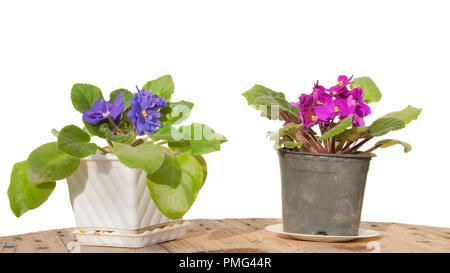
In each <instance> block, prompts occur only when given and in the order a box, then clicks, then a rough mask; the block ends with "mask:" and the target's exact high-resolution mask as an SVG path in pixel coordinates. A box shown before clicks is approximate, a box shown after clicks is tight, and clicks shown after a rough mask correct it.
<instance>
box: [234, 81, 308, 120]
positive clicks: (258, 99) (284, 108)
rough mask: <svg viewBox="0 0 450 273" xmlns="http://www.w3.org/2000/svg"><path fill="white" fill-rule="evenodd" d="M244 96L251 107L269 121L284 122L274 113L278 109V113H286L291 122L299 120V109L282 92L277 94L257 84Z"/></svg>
mask: <svg viewBox="0 0 450 273" xmlns="http://www.w3.org/2000/svg"><path fill="white" fill-rule="evenodd" d="M242 95H243V96H244V97H245V98H246V99H247V102H248V104H249V105H250V106H252V107H254V108H255V109H257V110H260V111H261V112H262V116H264V117H266V118H268V119H275V118H276V119H280V120H283V118H282V117H281V115H280V114H279V113H272V111H273V110H275V109H278V111H280V112H284V113H286V114H287V115H288V116H289V118H290V119H291V120H294V121H298V120H299V119H298V111H299V110H298V108H297V107H295V106H293V105H291V104H290V103H289V102H288V101H287V100H286V99H285V96H284V94H283V93H281V92H275V91H272V90H270V89H269V88H266V87H264V86H262V85H258V84H257V85H255V86H253V87H252V88H251V89H250V90H248V91H246V92H244V93H243V94H242ZM272 108H273V109H272Z"/></svg>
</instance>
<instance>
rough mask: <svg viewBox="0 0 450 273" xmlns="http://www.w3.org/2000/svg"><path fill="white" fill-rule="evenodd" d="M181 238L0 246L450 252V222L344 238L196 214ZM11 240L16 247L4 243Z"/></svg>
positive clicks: (31, 238) (68, 238)
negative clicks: (140, 244)
mask: <svg viewBox="0 0 450 273" xmlns="http://www.w3.org/2000/svg"><path fill="white" fill-rule="evenodd" d="M189 221H190V222H191V223H192V226H191V227H190V228H189V230H188V232H187V233H186V235H185V236H184V238H183V239H181V240H176V241H170V242H165V243H161V244H156V245H152V246H148V247H144V248H137V249H135V248H117V247H94V246H81V247H79V248H78V249H77V247H78V246H79V245H78V243H77V241H76V238H75V236H74V235H73V234H72V229H60V230H53V231H44V232H36V233H29V234H24V235H17V236H9V237H3V238H0V252H2V253H6V252H103V253H105V252H150V253H152V252H163V253H167V252H241V253H245V252H253V253H254V252H450V228H438V227H429V226H417V225H406V224H397V223H377V222H363V223H361V227H362V228H368V229H373V230H376V231H379V232H381V234H382V236H380V237H377V238H371V239H361V240H355V241H352V242H347V243H319V242H306V241H300V240H291V239H285V238H282V237H279V236H277V235H275V234H273V233H271V232H268V231H266V230H265V229H264V228H265V227H266V226H268V225H271V224H276V223H280V222H281V220H280V219H262V218H252V219H217V220H211V219H196V220H189ZM5 245H12V246H14V245H15V247H5Z"/></svg>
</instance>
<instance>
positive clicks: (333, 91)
mask: <svg viewBox="0 0 450 273" xmlns="http://www.w3.org/2000/svg"><path fill="white" fill-rule="evenodd" d="M352 79H353V76H351V77H350V78H347V76H345V75H340V76H339V77H338V79H337V80H338V84H336V85H335V86H332V87H330V88H329V89H328V92H329V93H330V95H332V96H335V97H348V95H349V91H348V88H347V85H349V84H350V83H351V81H352Z"/></svg>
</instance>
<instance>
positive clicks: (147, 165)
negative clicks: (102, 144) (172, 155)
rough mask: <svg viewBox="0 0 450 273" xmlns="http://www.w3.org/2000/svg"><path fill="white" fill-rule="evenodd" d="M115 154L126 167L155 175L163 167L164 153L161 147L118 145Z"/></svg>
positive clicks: (145, 144)
mask: <svg viewBox="0 0 450 273" xmlns="http://www.w3.org/2000/svg"><path fill="white" fill-rule="evenodd" d="M113 151H114V154H115V155H116V156H117V158H118V159H119V160H120V162H122V163H123V164H124V165H125V166H127V167H130V168H134V169H142V170H144V171H146V172H147V173H153V172H155V171H156V170H158V169H159V168H160V167H161V164H162V163H163V161H164V152H163V150H162V149H161V146H159V145H156V144H153V143H151V142H146V143H144V144H141V145H139V146H137V147H132V146H130V145H127V144H122V143H116V145H114V148H113Z"/></svg>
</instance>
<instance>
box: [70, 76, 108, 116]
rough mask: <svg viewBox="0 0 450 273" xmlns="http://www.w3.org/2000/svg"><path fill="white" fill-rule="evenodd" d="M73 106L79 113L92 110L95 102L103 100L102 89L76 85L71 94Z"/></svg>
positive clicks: (82, 84)
mask: <svg viewBox="0 0 450 273" xmlns="http://www.w3.org/2000/svg"><path fill="white" fill-rule="evenodd" d="M70 98H71V99H72V104H73V107H75V109H77V111H78V112H82V111H83V110H90V109H91V108H92V105H93V104H94V102H96V101H98V100H102V99H103V95H102V91H101V90H100V88H98V87H96V86H93V85H91V84H87V83H76V84H74V85H73V87H72V91H71V93H70Z"/></svg>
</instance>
